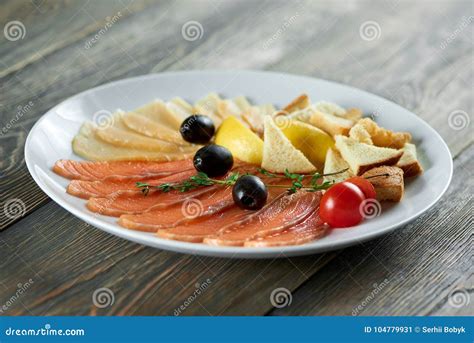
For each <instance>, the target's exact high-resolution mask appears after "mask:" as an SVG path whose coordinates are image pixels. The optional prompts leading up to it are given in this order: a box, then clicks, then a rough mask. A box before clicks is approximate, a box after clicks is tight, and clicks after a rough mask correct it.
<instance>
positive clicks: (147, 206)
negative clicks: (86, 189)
mask: <svg viewBox="0 0 474 343" xmlns="http://www.w3.org/2000/svg"><path fill="white" fill-rule="evenodd" d="M237 171H238V172H245V171H248V166H246V167H237V168H235V169H234V170H232V172H237ZM189 173H190V174H189V175H187V177H183V178H177V179H176V178H175V176H169V177H167V178H164V179H161V180H159V181H158V184H162V183H165V182H179V181H183V180H185V179H186V178H188V177H190V176H192V175H196V173H197V172H196V171H195V170H191V171H189ZM227 176H228V175H226V176H223V177H219V178H218V179H225V178H226V177H227ZM217 188H221V186H218V185H214V186H207V187H199V188H196V189H191V190H189V191H186V192H180V191H170V192H166V193H165V192H162V191H161V190H153V189H151V190H150V192H149V193H148V195H146V196H145V195H144V194H143V193H141V192H139V191H138V192H122V193H120V192H118V193H113V194H111V195H110V196H107V197H100V198H90V199H89V201H88V202H87V205H86V206H87V208H88V209H89V210H91V211H92V212H96V213H100V214H103V215H108V216H113V217H119V216H120V215H122V214H139V213H143V212H148V211H150V210H153V209H157V208H165V207H168V206H171V205H174V204H178V203H181V202H183V201H185V200H186V199H191V198H195V197H197V196H200V195H203V194H207V193H209V192H212V191H215V190H216V189H217Z"/></svg>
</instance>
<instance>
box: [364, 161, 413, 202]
mask: <svg viewBox="0 0 474 343" xmlns="http://www.w3.org/2000/svg"><path fill="white" fill-rule="evenodd" d="M384 174H388V176H385V175H384ZM375 175H381V176H376V177H374V176H375ZM362 177H365V178H368V179H367V180H368V181H369V182H370V183H371V184H372V185H373V186H374V188H375V192H376V194H377V200H379V201H395V202H399V201H400V200H402V198H403V192H404V184H403V170H402V169H400V168H398V167H395V166H392V167H390V166H382V167H377V168H373V169H371V170H369V171H367V172H365V173H364V174H362Z"/></svg>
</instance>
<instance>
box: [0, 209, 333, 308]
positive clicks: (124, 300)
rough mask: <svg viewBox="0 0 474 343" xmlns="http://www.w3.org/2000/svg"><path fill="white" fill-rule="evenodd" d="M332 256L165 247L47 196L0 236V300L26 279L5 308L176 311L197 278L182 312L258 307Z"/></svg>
mask: <svg viewBox="0 0 474 343" xmlns="http://www.w3.org/2000/svg"><path fill="white" fill-rule="evenodd" d="M331 258H332V254H325V255H320V256H307V257H299V258H282V259H278V260H237V259H234V260H231V259H220V258H207V257H199V256H193V255H182V254H177V253H172V252H166V251H161V250H158V249H153V248H148V247H144V246H141V245H138V244H134V243H131V242H128V241H125V240H122V239H119V238H117V237H113V236H111V235H109V234H106V233H104V232H102V231H100V230H98V229H95V228H93V227H90V226H89V225H87V224H85V223H84V222H82V221H81V220H79V219H77V218H75V217H73V216H71V215H70V214H69V213H67V212H66V211H64V210H63V209H62V208H60V207H59V206H57V205H56V204H54V203H49V204H47V205H45V206H43V207H42V208H40V209H38V210H37V211H35V212H34V213H33V214H31V215H30V216H28V217H26V218H24V219H23V220H21V221H20V222H19V223H16V224H14V225H13V226H12V227H11V228H10V229H9V230H6V231H5V232H3V233H2V235H1V237H0V261H2V262H1V265H0V284H1V285H2V286H3V289H2V290H1V292H0V303H2V304H3V303H6V302H7V301H8V299H10V298H11V297H12V296H13V295H14V294H15V293H16V291H17V288H18V286H17V285H18V284H23V285H24V284H26V283H27V282H29V280H30V279H32V283H31V287H30V288H29V289H28V290H27V291H26V292H24V294H22V295H21V297H20V298H19V300H18V301H14V302H13V304H11V306H9V308H8V311H7V312H5V313H6V314H8V315H21V314H25V315H27V314H33V315H87V314H101V315H102V314H120V315H132V314H133V315H153V314H160V315H174V313H175V310H176V309H178V308H179V307H180V306H181V305H183V304H184V301H185V300H187V299H188V297H190V296H193V294H194V292H195V290H196V283H200V284H204V283H205V282H206V283H207V286H208V287H207V288H206V289H204V290H202V294H201V295H199V296H198V297H197V299H196V300H195V301H192V302H191V304H190V305H189V306H186V309H185V310H183V311H182V313H180V314H183V315H209V314H212V315H218V314H235V315H237V314H239V315H244V314H260V315H261V314H264V313H265V312H267V311H268V310H270V309H271V303H270V298H269V297H270V293H271V291H272V290H273V289H274V288H276V287H286V288H288V289H290V290H292V289H295V288H296V287H298V285H299V284H300V283H302V282H304V281H305V280H307V279H308V278H309V276H310V275H312V274H313V273H314V272H316V271H317V270H318V269H319V268H321V267H322V266H323V265H324V264H325V263H326V262H327V261H329V260H330V259H331ZM101 287H107V288H109V289H111V290H112V291H113V292H114V298H115V301H114V304H113V306H110V307H107V308H103V309H101V308H98V307H96V306H94V304H93V302H92V295H93V293H94V291H95V290H96V289H98V288H101ZM198 288H199V287H198ZM256 294H258V296H256ZM65 304H67V306H65ZM183 306H184V305H183Z"/></svg>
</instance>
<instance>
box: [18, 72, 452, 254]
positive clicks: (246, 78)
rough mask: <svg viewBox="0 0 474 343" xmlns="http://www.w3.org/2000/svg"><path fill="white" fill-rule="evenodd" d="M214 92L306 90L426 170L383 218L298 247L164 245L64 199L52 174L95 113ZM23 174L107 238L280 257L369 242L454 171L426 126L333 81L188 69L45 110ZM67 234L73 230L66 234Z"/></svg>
mask: <svg viewBox="0 0 474 343" xmlns="http://www.w3.org/2000/svg"><path fill="white" fill-rule="evenodd" d="M211 91H216V92H218V93H220V94H221V95H222V96H224V97H234V96H238V95H246V96H248V97H249V98H250V100H251V101H252V102H254V103H260V104H262V103H268V102H269V103H273V104H275V105H277V106H281V105H284V104H285V103H287V102H288V101H290V100H291V99H292V98H294V97H295V96H297V95H299V94H301V93H303V92H305V93H308V94H309V95H310V97H311V99H312V100H313V101H319V100H327V101H332V102H335V103H337V104H339V105H341V106H344V107H358V108H361V109H362V110H363V111H364V113H375V114H376V121H377V122H378V123H379V124H380V125H381V126H383V127H386V128H390V129H392V130H397V131H398V130H400V131H408V132H411V134H412V135H413V138H414V141H415V142H416V144H417V147H418V150H419V154H420V155H421V156H420V157H421V161H422V164H423V167H424V168H425V172H424V174H423V175H422V176H420V177H417V178H415V179H413V180H410V181H408V183H407V184H406V192H405V197H404V199H403V201H402V202H401V203H399V204H396V205H391V206H385V205H384V207H383V211H382V214H381V215H380V216H378V217H376V218H374V219H370V220H365V221H364V222H363V223H362V224H361V225H359V226H356V227H353V228H350V229H337V230H333V231H332V232H331V233H330V234H329V235H327V236H326V237H324V238H323V239H320V240H317V241H314V242H312V243H308V244H305V245H300V246H288V247H277V248H243V247H215V246H209V245H205V244H194V243H185V242H178V241H170V240H165V239H161V238H158V237H155V236H154V235H152V234H150V233H143V232H137V231H131V230H127V229H125V228H122V227H120V226H119V225H117V224H116V218H111V217H106V216H100V215H96V214H93V213H91V212H89V211H88V210H86V208H85V206H84V205H85V201H84V200H81V199H78V198H75V197H73V196H71V195H68V194H67V193H66V189H65V188H66V186H67V184H68V180H66V179H63V178H61V177H60V176H58V175H56V174H54V173H53V172H52V171H51V167H52V166H53V164H54V163H55V162H56V161H57V160H59V159H75V160H77V159H80V158H79V157H78V156H76V155H75V154H74V153H73V152H72V149H71V140H72V138H73V136H74V135H75V134H76V133H77V131H78V129H79V127H80V125H81V124H82V123H83V122H84V121H85V120H91V119H92V116H93V114H94V113H96V112H98V111H101V110H107V111H115V110H116V109H118V108H120V109H123V110H132V109H134V108H137V107H139V106H141V105H143V104H145V103H147V102H150V101H152V100H153V99H155V98H161V99H171V98H172V97H174V96H181V97H183V98H185V99H186V100H188V101H196V100H198V99H200V98H201V97H203V96H204V95H205V94H207V93H209V92H211ZM25 159H26V164H27V166H28V170H29V171H30V173H31V175H32V176H33V178H34V180H35V181H36V183H37V184H38V185H39V186H40V187H41V189H42V190H43V191H44V192H45V193H46V194H47V195H48V196H50V197H51V198H52V199H53V200H54V201H55V202H57V203H58V204H59V205H60V206H62V207H63V208H65V209H66V210H67V211H69V212H71V213H72V214H74V215H75V216H77V217H79V218H81V219H82V220H84V221H85V222H87V223H89V224H91V225H93V226H95V227H97V228H99V229H101V230H104V231H106V232H108V233H111V234H113V235H116V236H119V237H122V238H125V239H128V240H130V241H134V242H138V243H141V244H145V245H149V246H152V247H156V248H160V249H166V250H173V251H178V252H183V253H192V254H199V255H209V256H221V257H245V258H259V257H280V256H294V255H305V254H312V253H318V252H323V251H328V250H334V249H338V248H342V247H346V246H349V245H354V244H357V243H360V242H363V241H367V240H369V239H372V238H375V237H377V236H380V235H382V234H385V233H387V232H390V231H392V230H394V229H395V228H397V227H401V226H402V225H404V224H406V223H408V222H409V221H411V220H413V219H415V218H416V217H418V216H419V215H421V214H422V213H423V212H425V211H427V210H428V209H429V208H430V207H431V206H433V205H434V204H435V203H436V202H437V201H438V199H439V198H440V197H441V196H442V195H443V193H444V192H445V191H446V189H447V188H448V185H449V183H450V181H451V176H452V171H453V165H452V158H451V154H450V152H449V149H448V147H447V146H446V144H445V142H444V141H443V140H442V138H441V137H440V136H439V134H438V133H437V132H436V131H435V130H433V129H432V128H431V127H430V126H429V125H428V124H427V123H425V122H424V121H423V120H421V119H420V118H418V117H417V116H416V115H415V114H413V113H411V112H409V111H408V110H406V109H404V108H402V107H400V106H398V105H396V104H394V103H392V102H390V101H388V100H385V99H383V98H380V97H378V96H376V95H373V94H369V93H366V92H364V91H361V90H358V89H355V88H351V87H348V86H344V85H341V84H337V83H334V82H329V81H324V80H319V79H314V78H310V77H303V76H295V75H289V74H281V73H271V72H261V71H189V72H171V73H163V74H154V75H145V76H140V77H135V78H131V79H126V80H121V81H117V82H112V83H109V84H106V85H103V86H100V87H97V88H93V89H91V90H88V91H86V92H83V93H80V94H78V95H75V96H73V97H72V98H69V99H67V100H65V101H63V102H62V103H60V104H59V105H57V106H56V107H54V108H52V109H51V110H49V111H48V112H47V113H46V114H45V115H44V116H43V117H42V118H41V119H40V120H39V121H38V122H37V123H36V125H35V126H34V127H33V129H32V130H31V132H30V133H29V135H28V139H27V141H26V146H25ZM71 230H73V228H71Z"/></svg>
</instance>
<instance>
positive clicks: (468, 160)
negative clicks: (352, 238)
mask: <svg viewBox="0 0 474 343" xmlns="http://www.w3.org/2000/svg"><path fill="white" fill-rule="evenodd" d="M473 159H474V145H471V146H470V147H469V148H468V149H467V150H466V151H464V152H463V153H462V154H461V155H460V157H459V158H458V159H457V160H456V162H455V172H454V176H453V182H452V185H451V187H450V188H449V190H448V192H447V193H446V194H445V195H444V196H443V197H442V199H441V200H440V201H439V202H438V203H437V204H436V205H435V207H434V208H433V209H432V210H430V211H428V212H426V213H425V214H423V215H422V216H421V217H419V218H418V219H417V220H415V221H414V222H412V223H410V224H409V225H406V226H404V227H402V228H400V229H397V230H395V231H394V232H393V233H391V234H389V235H386V236H384V237H381V238H379V239H376V240H374V241H371V242H369V243H364V244H361V245H358V246H354V247H352V248H348V249H345V250H344V251H343V252H342V253H341V254H339V255H338V257H337V258H336V259H335V260H334V261H333V262H332V263H330V264H327V265H326V267H324V268H323V269H322V270H320V271H319V272H318V273H317V274H315V275H314V276H313V277H312V278H311V279H310V281H308V282H307V283H305V284H304V285H303V286H302V287H301V288H299V289H297V290H296V292H295V293H294V294H293V302H292V304H291V306H290V307H286V308H282V309H276V310H274V311H272V312H270V314H272V315H296V314H297V315H335V316H350V315H362V316H377V315H378V316H380V315H382V316H383V315H396V316H413V315H417V316H419V315H422V316H424V315H472V314H473V311H472V310H473V308H472V299H471V298H472V292H473V290H474V288H473V268H472V230H473V228H474V227H473V222H472V208H473V205H474V202H473V198H472V194H473V191H474V180H473V179H472V177H471V175H472V170H473V168H474V162H473ZM469 302H470V303H469Z"/></svg>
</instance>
